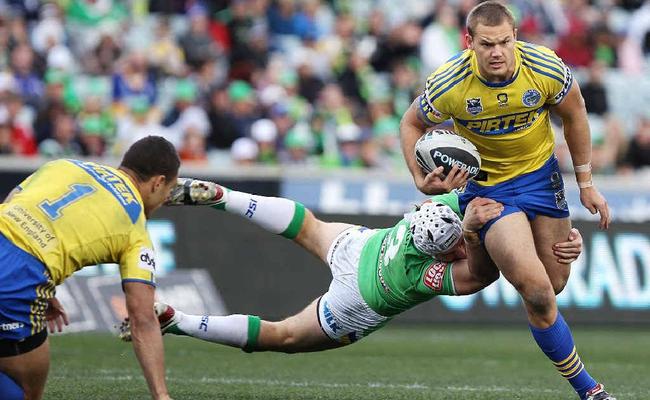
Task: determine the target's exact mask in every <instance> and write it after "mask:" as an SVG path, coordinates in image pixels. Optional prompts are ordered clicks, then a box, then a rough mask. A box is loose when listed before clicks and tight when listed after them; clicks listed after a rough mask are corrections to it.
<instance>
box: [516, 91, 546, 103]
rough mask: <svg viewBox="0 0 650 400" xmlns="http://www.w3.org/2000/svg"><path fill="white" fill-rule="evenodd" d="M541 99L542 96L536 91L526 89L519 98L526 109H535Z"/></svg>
mask: <svg viewBox="0 0 650 400" xmlns="http://www.w3.org/2000/svg"><path fill="white" fill-rule="evenodd" d="M541 99H542V94H541V93H540V92H539V91H538V90H536V89H528V90H526V91H525V92H524V95H523V96H521V102H522V103H524V105H525V106H526V107H535V106H536V105H537V103H539V101H540V100H541Z"/></svg>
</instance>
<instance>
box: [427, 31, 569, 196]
mask: <svg viewBox="0 0 650 400" xmlns="http://www.w3.org/2000/svg"><path fill="white" fill-rule="evenodd" d="M514 52H515V72H514V75H513V76H512V78H511V79H509V80H508V81H505V82H501V83H491V82H488V81H486V80H485V79H484V78H483V77H482V76H481V74H480V72H479V69H478V64H477V61H476V54H475V53H474V51H473V50H469V49H468V50H465V51H463V52H461V53H459V54H458V55H456V56H454V57H453V58H452V59H450V60H449V61H448V62H447V63H445V64H444V65H442V66H441V67H440V68H438V70H436V71H435V72H434V73H433V74H431V75H430V76H429V78H428V79H427V82H426V87H425V89H424V92H423V93H422V94H421V95H420V97H419V99H418V102H419V106H420V111H421V115H422V116H423V117H424V118H425V119H426V120H427V122H429V123H430V124H432V125H434V124H439V123H441V122H443V121H445V120H447V119H449V118H452V119H453V121H454V127H455V129H456V132H457V133H459V134H460V135H462V136H464V137H465V138H467V139H469V140H470V141H471V142H472V143H474V145H476V148H477V149H478V151H479V153H480V154H481V159H482V166H481V169H482V170H483V171H484V172H485V173H486V174H487V176H486V177H485V178H484V182H481V184H483V185H487V186H492V185H495V184H497V183H501V182H503V181H506V180H508V179H511V178H514V177H516V176H519V175H521V174H525V173H527V172H532V171H535V170H537V169H539V168H540V167H541V166H542V165H544V163H545V162H546V161H547V160H548V159H549V158H550V157H551V155H552V154H553V148H554V143H555V141H554V137H553V131H552V129H551V124H550V119H549V106H552V105H555V104H559V103H560V102H561V101H562V99H564V97H565V96H566V94H567V93H568V92H569V89H571V85H572V83H573V76H572V74H571V71H570V69H569V68H568V67H567V66H565V65H564V63H563V62H562V60H561V59H560V58H559V57H558V56H557V55H556V54H555V53H554V52H553V51H552V50H550V49H548V48H546V47H543V46H536V45H533V44H530V43H526V42H516V44H515V51H514Z"/></svg>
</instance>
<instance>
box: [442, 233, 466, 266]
mask: <svg viewBox="0 0 650 400" xmlns="http://www.w3.org/2000/svg"><path fill="white" fill-rule="evenodd" d="M464 258H467V251H466V250H465V241H464V240H463V239H462V238H461V239H460V240H459V241H458V243H456V245H454V247H453V248H452V249H451V250H449V251H448V252H446V253H444V254H439V255H437V256H436V259H438V260H439V261H443V262H452V261H456V260H462V259H464Z"/></svg>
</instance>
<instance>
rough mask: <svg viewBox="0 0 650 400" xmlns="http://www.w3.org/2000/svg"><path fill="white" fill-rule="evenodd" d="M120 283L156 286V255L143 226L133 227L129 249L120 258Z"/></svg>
mask: <svg viewBox="0 0 650 400" xmlns="http://www.w3.org/2000/svg"><path fill="white" fill-rule="evenodd" d="M119 264H120V275H121V277H122V283H124V282H141V283H146V284H149V285H152V286H156V279H155V274H156V255H155V252H154V249H153V245H152V244H151V240H150V239H149V234H148V233H147V231H146V229H145V228H144V224H138V226H136V227H134V229H133V231H132V232H131V235H130V238H129V247H128V248H127V249H126V251H124V252H123V253H122V256H121V257H120V262H119Z"/></svg>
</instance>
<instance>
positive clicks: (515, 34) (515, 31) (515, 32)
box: [512, 28, 517, 42]
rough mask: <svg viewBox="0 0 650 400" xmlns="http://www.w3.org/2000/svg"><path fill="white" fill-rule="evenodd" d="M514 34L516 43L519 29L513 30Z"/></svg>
mask: <svg viewBox="0 0 650 400" xmlns="http://www.w3.org/2000/svg"><path fill="white" fill-rule="evenodd" d="M512 34H513V37H514V38H515V42H516V41H517V28H512Z"/></svg>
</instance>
